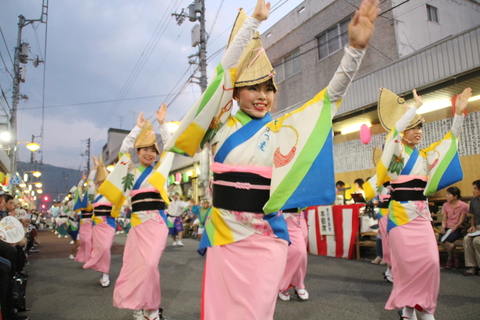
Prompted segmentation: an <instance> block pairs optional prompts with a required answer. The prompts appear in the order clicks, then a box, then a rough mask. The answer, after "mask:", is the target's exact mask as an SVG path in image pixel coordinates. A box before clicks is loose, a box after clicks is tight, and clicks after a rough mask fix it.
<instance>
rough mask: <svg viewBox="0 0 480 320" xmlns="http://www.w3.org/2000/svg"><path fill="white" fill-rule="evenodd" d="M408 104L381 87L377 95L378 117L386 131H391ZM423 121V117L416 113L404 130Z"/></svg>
mask: <svg viewBox="0 0 480 320" xmlns="http://www.w3.org/2000/svg"><path fill="white" fill-rule="evenodd" d="M408 108H409V106H408V105H407V104H406V103H405V99H404V98H402V97H399V96H397V95H396V94H395V93H393V92H392V91H390V90H388V89H385V88H382V89H380V95H379V97H378V118H379V119H380V122H381V123H382V126H383V127H384V128H385V130H387V131H391V130H392V129H393V127H394V126H395V124H396V123H397V121H398V120H399V119H400V118H401V117H402V116H403V115H404V114H405V112H407V110H408ZM422 122H423V118H422V117H421V116H420V115H419V114H417V115H415V117H414V118H413V120H412V121H411V122H410V123H409V125H408V126H407V129H406V130H409V129H412V128H414V127H415V126H417V125H418V124H419V123H422Z"/></svg>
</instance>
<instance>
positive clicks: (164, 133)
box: [160, 122, 172, 145]
mask: <svg viewBox="0 0 480 320" xmlns="http://www.w3.org/2000/svg"><path fill="white" fill-rule="evenodd" d="M160 136H161V137H162V142H163V145H165V144H166V143H167V141H168V140H169V139H170V137H171V136H172V134H171V133H170V131H169V130H168V125H167V123H166V122H165V123H164V124H160Z"/></svg>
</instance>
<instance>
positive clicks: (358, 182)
mask: <svg viewBox="0 0 480 320" xmlns="http://www.w3.org/2000/svg"><path fill="white" fill-rule="evenodd" d="M353 183H356V184H358V186H359V187H360V188H362V189H363V184H364V183H365V181H363V179H357V180H355V181H353Z"/></svg>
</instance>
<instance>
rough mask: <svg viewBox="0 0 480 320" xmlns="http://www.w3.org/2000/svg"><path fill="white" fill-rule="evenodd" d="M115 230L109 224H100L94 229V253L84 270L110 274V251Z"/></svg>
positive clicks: (92, 252)
mask: <svg viewBox="0 0 480 320" xmlns="http://www.w3.org/2000/svg"><path fill="white" fill-rule="evenodd" d="M114 237H115V229H114V228H112V227H111V226H110V225H108V224H107V223H99V224H96V225H94V226H93V227H92V251H91V253H90V259H88V261H87V262H86V263H85V264H84V265H83V268H84V269H93V270H97V271H99V272H103V273H110V260H111V258H112V253H111V251H110V249H111V247H112V244H113V238H114Z"/></svg>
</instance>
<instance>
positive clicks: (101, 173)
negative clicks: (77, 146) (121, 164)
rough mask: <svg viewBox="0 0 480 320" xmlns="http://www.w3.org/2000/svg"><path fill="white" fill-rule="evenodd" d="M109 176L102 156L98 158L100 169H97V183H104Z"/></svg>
mask: <svg viewBox="0 0 480 320" xmlns="http://www.w3.org/2000/svg"><path fill="white" fill-rule="evenodd" d="M107 176H108V171H107V169H106V168H105V163H103V159H102V156H101V155H100V156H99V157H98V167H97V176H96V179H95V180H96V181H97V182H102V181H105V179H106V178H107Z"/></svg>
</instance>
